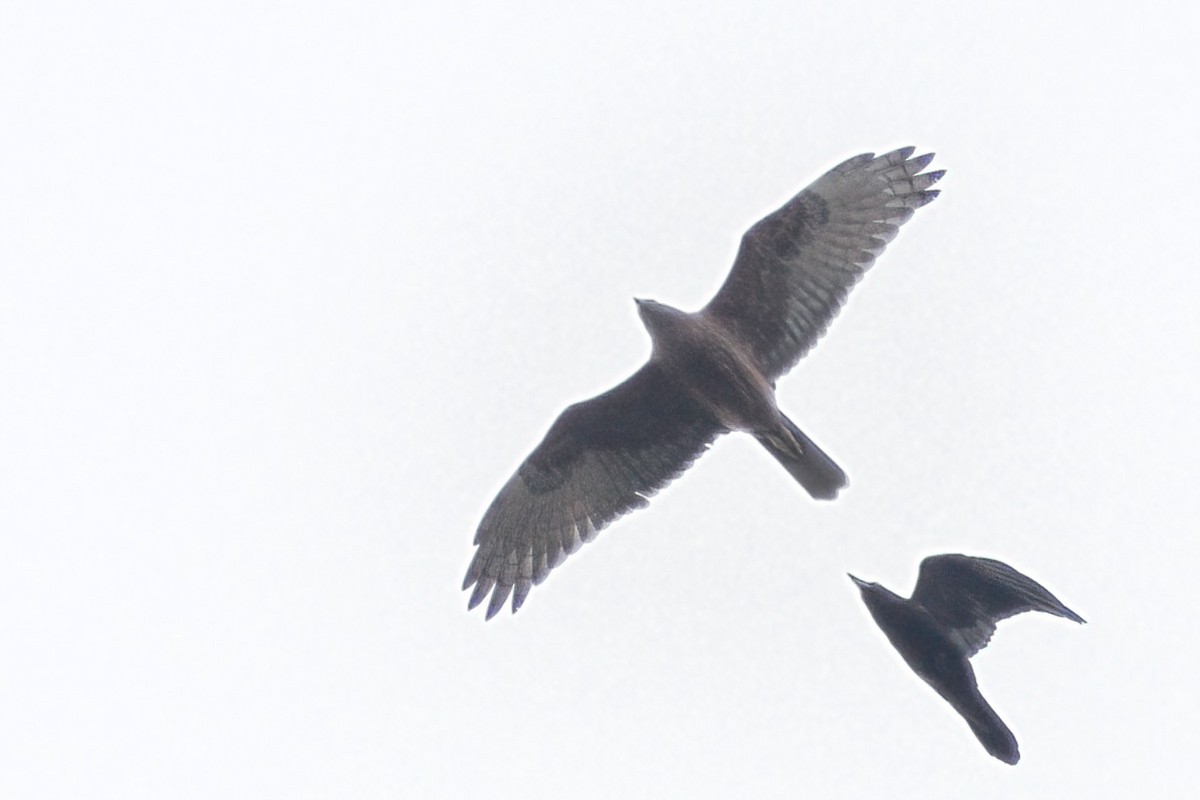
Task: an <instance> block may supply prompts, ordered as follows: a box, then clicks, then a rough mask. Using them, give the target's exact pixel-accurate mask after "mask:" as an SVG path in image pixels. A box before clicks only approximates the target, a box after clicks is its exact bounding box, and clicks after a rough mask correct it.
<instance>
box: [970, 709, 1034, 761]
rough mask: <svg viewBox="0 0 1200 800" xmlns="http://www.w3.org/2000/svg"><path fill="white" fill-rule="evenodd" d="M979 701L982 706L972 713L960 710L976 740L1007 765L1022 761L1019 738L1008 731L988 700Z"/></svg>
mask: <svg viewBox="0 0 1200 800" xmlns="http://www.w3.org/2000/svg"><path fill="white" fill-rule="evenodd" d="M978 699H979V703H981V705H980V706H978V707H976V708H974V709H971V712H970V713H966V712H964V711H962V709H959V713H961V714H962V715H963V718H964V719H965V720H966V721H967V724H968V725H970V726H971V731H972V732H973V733H974V734H975V738H976V739H978V740H979V743H980V744H982V745H983V748H984V749H985V750H987V751H988V753H990V754H991V755H993V756H995V757H996V758H998V759H1000V760H1001V761H1003V762H1004V763H1005V764H1016V763H1017V762H1018V761H1020V760H1021V751H1020V750H1018V749H1017V737H1016V736H1013V732H1012V731H1010V730H1009V729H1008V726H1007V725H1005V724H1004V720H1002V719H1000V715H999V714H997V713H996V712H995V711H994V710H993V709H992V707H991V706H990V705H988V703H987V701H986V700H984V699H983V698H982V697H980V698H978Z"/></svg>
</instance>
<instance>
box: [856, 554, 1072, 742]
mask: <svg viewBox="0 0 1200 800" xmlns="http://www.w3.org/2000/svg"><path fill="white" fill-rule="evenodd" d="M850 579H851V580H853V581H854V582H855V583H856V584H857V585H858V588H859V590H860V591H861V592H862V598H863V602H864V603H866V604H867V609H868V610H870V612H871V616H872V617H874V618H875V622H876V623H877V624H878V625H879V627H880V628H882V629H883V632H884V633H885V634H887V637H888V639H889V640H890V641H891V643H892V646H893V647H895V648H896V649H897V650H898V651H899V652H900V655H901V656H903V657H904V660H905V662H907V663H908V666H910V667H912V670H913V672H915V673H917V674H918V675H920V676H921V678H922V679H924V681H925V682H926V683H928V684H929V685H930V686H932V687H933V689H934V691H936V692H937V693H938V694H940V695H941V696H942V698H943V699H944V700H945V701H946V702H948V703H949V704H950V705H951V706H953V707H954V710H955V711H957V712H958V713H959V714H961V715H962V718H963V719H965V720H966V721H967V724H968V725H970V726H971V730H972V731H974V733H975V736H976V738H978V739H979V741H980V743H981V744H982V745H983V746H984V748H985V749H986V750H987V751H988V752H989V753H991V754H992V755H993V756H995V757H996V758H998V759H1000V760H1001V761H1003V762H1004V763H1006V764H1016V763H1017V761H1018V760H1020V758H1021V753H1020V752H1019V751H1018V750H1017V739H1016V737H1015V736H1013V734H1012V731H1010V730H1009V729H1008V726H1007V725H1005V724H1004V721H1003V720H1002V719H1000V717H999V715H997V714H996V712H995V711H994V710H993V709H992V707H991V706H990V705H988V702H987V700H984V699H983V695H982V694H980V693H979V686H978V685H977V684H976V683H975V670H973V669H972V668H971V662H970V661H969V659H970V658H971V656H973V655H975V654H976V653H978V652H979V651H980V650H982V649H983V648H984V647H986V646H987V643H988V642H989V641H990V640H991V638H992V634H993V633H994V632H995V630H996V623H997V622H999V621H1000V620H1003V619H1008V618H1009V617H1011V616H1014V615H1015V614H1021V613H1024V612H1026V611H1044V612H1046V613H1047V614H1053V615H1055V616H1056V617H1065V618H1066V619H1069V620H1073V621H1075V622H1083V621H1084V620H1083V618H1082V617H1080V616H1079V615H1078V614H1076V613H1075V612H1074V611H1072V610H1071V609H1069V608H1067V607H1066V606H1064V605H1063V604H1062V603H1060V602H1059V600H1058V598H1057V597H1055V596H1054V595H1052V594H1050V592H1048V591H1046V589H1045V587H1043V586H1042V585H1041V584H1039V583H1038V582H1037V581H1035V580H1033V578H1030V577H1029V576H1027V575H1022V574H1021V573H1020V572H1017V571H1016V570H1015V569H1013V568H1012V567H1010V566H1009V565H1007V564H1005V563H1002V562H1000V561H995V560H993V559H990V558H972V557H970V556H962V555H941V556H930V557H929V558H927V559H925V560H924V561H922V562H921V571H920V574H919V575H918V576H917V586H916V588H915V589H913V594H912V598H910V599H908V600H906V599H904V598H903V597H899V596H897V595H896V594H894V593H892V592H891V591H889V590H887V589H885V588H883V587H882V586H880V585H879V584H877V583H868V582H867V581H863V580H859V579H858V578H855V577H854V576H853V575H851V576H850Z"/></svg>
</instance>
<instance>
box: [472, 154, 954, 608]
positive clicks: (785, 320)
mask: <svg viewBox="0 0 1200 800" xmlns="http://www.w3.org/2000/svg"><path fill="white" fill-rule="evenodd" d="M912 153H913V148H911V147H906V148H903V149H901V150H895V151H893V152H891V153H886V154H884V155H881V156H879V157H875V156H874V155H873V154H871V153H865V154H863V155H860V156H855V157H854V158H851V159H849V160H847V161H844V162H842V163H841V164H839V165H838V166H836V167H834V168H833V169H831V170H829V172H827V173H825V174H824V175H822V176H821V177H820V178H818V179H817V180H816V181H815V182H813V184H812V185H811V186H809V187H808V188H807V189H805V190H804V191H802V192H800V194H798V195H796V196H795V197H794V198H792V199H791V200H790V201H788V202H787V203H786V204H785V205H784V206H783V207H782V208H780V209H779V210H778V211H776V212H775V213H773V214H771V215H769V216H767V217H766V218H764V219H763V220H761V221H760V222H758V223H757V224H755V225H754V226H753V227H752V228H750V230H748V231H747V232H746V234H745V235H744V236H743V237H742V243H741V247H740V248H739V249H738V254H737V258H736V260H735V261H734V264H733V269H732V270H731V272H730V274H729V277H728V278H727V279H726V281H725V284H724V285H723V286H722V287H721V289H720V290H719V291H718V292H717V294H716V296H715V297H713V299H712V301H711V302H710V303H709V304H708V305H707V306H705V307H704V308H703V309H701V310H700V311H698V312H696V313H686V312H683V311H679V310H678V309H674V308H671V307H670V306H667V305H664V304H662V303H657V302H655V301H652V300H639V301H638V312H639V314H640V316H641V319H642V322H643V323H644V324H645V326H646V329H647V331H648V332H649V333H650V338H651V340H652V342H653V352H652V354H651V356H650V360H649V361H648V362H647V363H646V364H645V365H644V366H643V367H642V368H641V369H639V370H638V371H637V372H635V373H634V374H633V376H632V377H630V378H629V379H628V380H626V381H625V382H624V383H621V384H620V385H618V386H616V387H615V388H613V389H611V390H609V391H607V392H605V393H604V394H601V395H599V396H598V397H594V398H592V399H591V400H587V401H584V402H582V403H576V404H575V405H573V406H571V407H569V408H568V409H567V410H566V411H564V412H563V413H562V414H561V415H560V416H559V418H558V419H557V420H556V421H555V422H554V424H553V425H552V426H551V427H550V431H549V432H548V433H547V434H546V437H545V439H543V440H542V442H541V444H539V445H538V446H537V447H536V448H535V449H534V451H533V452H532V453H531V454H530V455H529V457H528V458H526V459H525V461H524V463H522V464H521V466H520V467H519V468H518V469H517V472H516V474H515V475H513V476H512V478H511V479H510V480H509V481H508V483H506V484H505V485H504V487H503V488H502V489H501V490H500V493H499V495H497V497H496V499H495V500H494V501H493V502H492V505H491V506H490V507H489V508H488V510H487V512H486V513H485V514H484V517H483V521H482V522H481V523H480V524H479V529H478V531H477V532H476V534H475V544H476V545H477V547H478V549H477V550H476V551H475V557H474V558H473V559H472V561H471V564H470V567H469V568H468V569H467V576H466V579H465V580H464V581H463V588H464V589H468V588H470V587H471V586H474V587H475V588H474V591H473V592H472V594H471V599H470V603H469V606H470V607H471V608H474V607H475V606H476V605H478V604H479V603H481V602H482V601H483V599H484V598H485V597H487V595H488V593H489V592H490V593H491V600H490V602H489V603H488V609H487V616H488V618H489V619H490V618H491V617H492V616H493V615H495V614H496V612H497V611H499V610H500V608H501V607H502V606H503V605H504V601H505V599H506V598H507V597H508V596H509V594H510V593H511V594H512V598H513V599H512V608H513V611H516V610H517V609H518V608H520V607H521V604H522V603H523V602H524V601H525V597H526V595H527V594H528V593H529V590H530V588H531V587H532V586H533V585H534V584H537V583H540V582H541V581H542V580H544V579H545V578H546V575H547V574H548V573H549V572H550V570H551V569H553V568H554V567H555V566H557V565H558V564H560V563H561V562H562V560H563V559H564V558H565V557H566V556H567V554H569V553H573V552H574V551H575V550H576V549H577V548H578V547H579V545H580V544H581V543H582V542H587V541H591V539H592V538H593V537H594V536H595V535H596V532H597V531H599V530H600V529H601V528H603V527H604V526H606V525H608V524H609V523H610V522H612V521H613V520H614V519H616V518H617V517H619V516H621V515H622V514H625V513H627V512H629V511H631V510H632V509H635V508H641V507H642V506H644V505H646V503H647V500H648V498H649V497H650V496H652V495H653V494H654V493H655V492H657V491H658V490H659V489H661V488H662V487H663V486H665V485H666V484H667V483H668V482H670V481H671V480H672V479H674V478H676V477H678V476H679V475H680V474H681V473H682V472H683V471H684V470H686V469H687V468H688V466H690V465H691V463H692V462H693V461H694V460H695V459H696V458H697V457H698V456H699V455H700V454H701V453H703V452H704V450H705V449H706V448H707V447H708V446H709V444H710V443H711V442H712V441H713V440H714V439H715V438H716V437H717V436H720V435H721V434H723V433H727V432H729V431H744V432H746V433H749V434H750V435H752V436H754V437H755V438H756V439H757V440H758V441H759V443H761V444H762V445H763V447H765V448H766V449H767V451H768V452H769V453H771V455H773V456H774V457H775V458H776V459H777V460H778V461H779V462H780V464H782V465H783V467H784V468H785V469H787V471H788V472H789V473H790V474H791V475H792V476H793V477H794V478H795V479H796V480H797V481H798V482H799V483H800V484H801V485H802V486H803V487H804V488H805V489H806V490H807V491H808V492H809V493H810V494H811V495H812V496H813V497H816V498H820V499H828V498H832V497H834V496H835V495H836V494H837V492H838V490H839V489H841V487H842V486H844V485H845V483H846V476H845V473H843V472H842V470H841V468H839V467H838V465H837V464H836V463H834V461H833V460H832V459H831V458H830V457H829V456H827V455H826V454H825V453H824V452H822V451H821V449H820V448H818V447H817V446H816V444H814V443H813V442H812V440H810V439H809V438H808V437H807V436H806V435H805V434H804V433H803V432H802V431H801V430H800V429H799V428H798V427H797V426H796V425H795V423H793V422H792V421H791V420H789V419H788V418H787V417H786V416H785V415H784V414H783V413H782V412H781V411H780V410H779V407H778V406H777V405H776V403H775V390H774V386H775V381H776V379H777V378H779V377H780V376H782V375H783V374H784V373H786V372H787V371H788V370H789V369H790V368H791V367H792V366H793V365H795V363H796V362H797V361H798V360H799V359H800V357H801V356H803V355H804V354H805V353H806V352H808V350H809V349H810V348H811V347H812V346H813V344H814V343H815V342H816V341H817V339H819V338H820V336H821V334H823V333H824V332H825V328H826V327H827V326H828V324H829V322H830V320H832V319H833V317H834V316H835V315H836V314H837V312H838V311H839V309H840V308H841V306H842V304H843V303H844V302H845V300H846V296H847V294H848V293H849V291H850V289H851V288H852V287H853V286H854V284H855V283H857V282H858V279H859V278H860V277H862V275H863V273H865V272H866V270H867V269H868V268H870V266H871V265H872V264H873V263H874V262H875V258H876V256H878V255H879V254H880V253H882V252H883V250H884V248H885V247H886V246H887V244H888V242H890V241H891V240H892V239H893V238H894V237H895V235H896V232H897V230H898V229H899V226H900V225H902V224H903V223H904V222H906V221H907V220H908V219H909V218H910V217H911V216H912V214H913V211H914V210H915V209H918V208H920V207H921V206H923V205H925V204H926V203H928V202H930V201H931V200H933V199H934V198H935V197H936V196H937V194H938V192H937V191H934V190H931V189H930V188H929V187H931V186H932V185H933V184H934V183H936V182H937V181H938V179H939V178H941V177H942V174H943V172H942V171H937V172H927V173H922V172H921V170H923V169H925V167H926V166H928V164H929V162H930V161H931V160H932V158H933V155H932V154H929V155H923V156H918V157H916V158H912V157H911V156H912Z"/></svg>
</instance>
